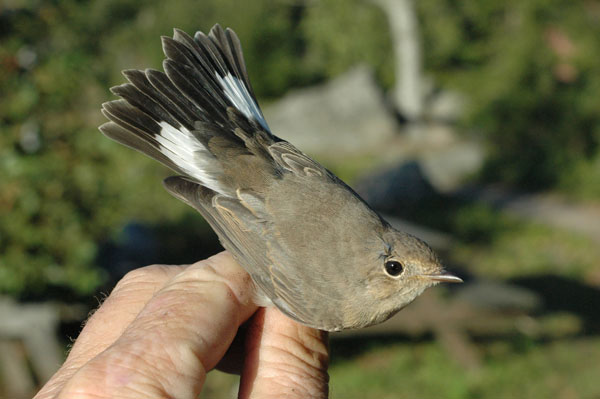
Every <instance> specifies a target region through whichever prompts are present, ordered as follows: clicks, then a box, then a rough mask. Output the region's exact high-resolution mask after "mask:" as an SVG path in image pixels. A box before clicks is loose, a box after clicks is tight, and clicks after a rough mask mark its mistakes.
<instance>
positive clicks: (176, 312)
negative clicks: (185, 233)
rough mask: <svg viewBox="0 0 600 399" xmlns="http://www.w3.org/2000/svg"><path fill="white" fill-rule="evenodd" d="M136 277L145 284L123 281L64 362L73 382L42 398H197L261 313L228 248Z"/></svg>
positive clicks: (56, 388)
mask: <svg viewBox="0 0 600 399" xmlns="http://www.w3.org/2000/svg"><path fill="white" fill-rule="evenodd" d="M161 273H165V274H164V275H162V276H160V274H161ZM136 279H139V280H141V281H145V282H146V284H145V286H144V284H139V281H138V284H134V282H133V281H132V282H131V283H127V282H124V283H122V284H120V287H118V288H117V289H115V292H114V293H113V294H112V295H111V297H109V299H107V301H106V303H105V304H104V305H103V306H102V307H101V308H100V310H99V311H98V312H96V314H95V315H94V316H93V317H92V319H90V321H89V322H88V324H87V326H86V327H85V329H84V330H83V331H82V334H81V336H80V338H79V339H78V343H77V344H76V345H75V346H74V348H73V351H72V353H71V356H69V359H72V360H67V362H66V363H65V366H64V367H63V368H64V369H66V370H67V371H65V373H66V374H67V375H68V374H69V373H71V375H70V376H69V377H68V378H67V380H68V381H66V382H63V385H62V386H61V384H55V385H54V389H53V390H52V392H53V393H50V394H46V395H45V396H44V395H43V392H41V393H40V394H42V395H41V396H40V395H38V398H54V397H58V398H72V397H78V398H87V397H94V398H96V399H98V398H104V397H106V398H108V397H119V398H140V397H144V398H164V397H175V398H195V397H196V396H197V395H198V393H199V391H200V388H201V386H202V383H203V382H204V379H205V375H206V372H207V371H208V370H210V369H211V368H213V367H214V366H215V364H216V363H217V361H218V360H219V359H220V358H221V357H222V356H223V354H224V353H225V351H226V349H227V348H228V346H229V344H230V343H231V341H232V340H233V337H234V336H235V333H236V331H237V328H238V326H239V325H240V324H241V323H243V322H244V321H245V320H246V319H247V318H249V317H250V316H251V315H252V313H254V312H255V310H256V305H254V304H253V303H252V301H251V298H252V289H253V288H252V287H253V285H252V283H251V281H250V277H249V276H248V274H247V273H246V272H245V271H243V269H241V268H240V266H238V265H237V263H236V262H235V261H234V260H233V259H232V258H231V256H230V255H228V254H226V253H222V254H219V255H217V256H215V257H212V258H210V259H208V260H206V261H204V262H199V263H198V264H195V265H192V266H189V267H187V268H184V269H181V268H180V269H179V273H176V272H172V271H170V270H169V271H165V270H162V269H159V270H158V271H157V270H151V271H150V273H149V274H148V275H145V274H144V273H143V272H140V276H139V277H136ZM132 280H133V279H132ZM105 306H106V307H105ZM123 309H125V310H126V311H125V312H123ZM80 342H81V344H80ZM77 365H81V366H80V367H78V366H77ZM61 370H62V369H61ZM69 370H71V371H69ZM59 374H60V372H59ZM64 380H65V379H64V378H63V379H62V381H64ZM58 392H59V393H58Z"/></svg>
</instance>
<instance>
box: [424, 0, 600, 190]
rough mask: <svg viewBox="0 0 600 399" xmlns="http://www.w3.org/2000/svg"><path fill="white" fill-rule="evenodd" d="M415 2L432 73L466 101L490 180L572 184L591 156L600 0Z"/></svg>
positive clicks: (598, 140)
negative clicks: (484, 142)
mask: <svg viewBox="0 0 600 399" xmlns="http://www.w3.org/2000/svg"><path fill="white" fill-rule="evenodd" d="M417 4H418V6H419V9H420V12H421V18H422V21H423V27H424V37H425V57H426V64H427V66H428V68H429V69H430V70H431V71H432V72H434V73H435V75H436V77H438V79H439V80H440V81H441V82H444V84H447V85H448V86H450V87H454V88H456V89H458V90H459V91H461V92H463V93H465V94H467V96H468V98H469V101H470V107H469V110H468V111H469V113H468V118H467V120H466V121H465V126H466V127H467V128H469V129H471V130H475V131H477V132H481V133H483V134H485V136H486V138H487V139H488V144H489V146H488V147H489V148H490V158H489V160H488V162H487V165H486V168H485V170H484V176H485V177H486V178H489V179H493V180H501V181H504V182H507V183H511V184H518V185H521V186H524V187H526V188H528V189H532V188H548V187H552V186H554V185H556V184H557V183H559V182H560V181H565V180H567V181H568V180H569V178H570V175H571V173H572V171H573V168H577V167H578V162H579V161H580V160H581V159H591V158H592V157H593V156H594V155H596V153H597V151H598V145H599V144H600V112H599V111H600V107H599V106H598V104H599V102H598V94H599V93H600V58H599V57H598V56H597V54H598V51H599V50H600V40H599V38H600V4H599V3H598V2H597V1H581V0H580V1H571V0H550V1H548V0H526V1H521V0H509V1H486V2H460V1H453V0H441V1H440V0H423V1H419V2H417ZM598 173H600V172H598V171H595V172H594V174H595V175H596V176H597V175H598ZM596 179H597V177H596Z"/></svg>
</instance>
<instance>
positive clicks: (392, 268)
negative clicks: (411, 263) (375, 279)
mask: <svg viewBox="0 0 600 399" xmlns="http://www.w3.org/2000/svg"><path fill="white" fill-rule="evenodd" d="M403 270H404V267H403V266H402V263H400V262H398V261H397V260H388V261H387V262H385V272H386V273H387V274H389V275H390V276H392V277H397V276H399V275H400V273H402V271H403Z"/></svg>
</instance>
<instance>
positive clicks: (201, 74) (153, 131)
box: [99, 24, 462, 331]
mask: <svg viewBox="0 0 600 399" xmlns="http://www.w3.org/2000/svg"><path fill="white" fill-rule="evenodd" d="M162 49H163V52H164V54H165V56H166V58H165V59H164V61H163V64H162V66H163V70H164V71H159V70H156V69H151V68H148V69H145V70H135V69H130V70H125V71H123V75H124V76H125V78H126V79H127V81H128V82H127V83H124V84H121V85H118V86H115V87H112V88H111V92H112V93H113V94H114V95H116V96H119V97H120V98H119V99H116V100H112V101H108V102H105V103H104V104H102V112H103V114H104V115H105V116H106V117H107V119H108V120H109V121H108V122H106V123H104V124H103V125H102V126H100V127H99V129H100V131H101V132H102V133H103V134H104V135H105V136H107V137H108V138H110V139H112V140H114V141H116V142H118V143H121V144H123V145H125V146H128V147H131V148H133V149H135V150H137V151H139V152H141V153H143V154H145V155H147V156H149V157H151V158H153V159H155V160H157V161H158V162H160V163H162V164H163V165H165V166H167V167H169V168H170V169H172V170H173V171H175V173H177V175H176V176H171V177H168V178H167V179H165V180H164V182H163V184H164V186H165V188H166V190H167V191H168V192H169V193H171V194H172V195H173V196H175V197H176V198H178V199H180V200H181V201H183V202H184V203H186V204H188V205H190V206H191V207H193V208H195V209H196V210H197V211H198V212H199V213H200V214H201V215H202V216H203V217H204V219H205V220H206V221H207V222H208V223H209V224H210V226H211V227H212V228H213V230H214V231H215V232H216V234H217V235H218V237H219V240H220V242H221V244H222V245H223V247H224V248H225V249H226V250H227V251H229V252H230V253H231V254H232V255H233V257H234V258H235V260H236V261H237V262H238V263H239V264H240V265H241V266H242V267H243V268H244V269H245V270H246V271H247V272H248V274H249V275H250V277H251V278H252V281H253V286H254V291H255V294H254V301H255V302H256V304H257V305H259V306H265V307H266V306H275V307H276V308H278V309H279V310H280V311H281V312H282V313H284V314H285V315H287V316H288V317H290V318H292V319H293V320H295V321H297V322H299V323H301V324H304V325H307V326H309V327H312V328H316V329H320V330H324V331H340V330H344V329H357V328H363V327H367V326H370V325H373V324H377V323H381V322H383V321H385V320H387V319H388V318H390V317H391V316H393V315H394V314H396V313H397V312H398V311H400V310H401V309H402V308H403V307H405V306H406V305H408V304H409V303H410V302H412V301H413V300H414V299H415V298H416V297H417V296H418V295H420V294H421V293H422V292H423V291H424V290H425V289H427V288H428V287H431V286H434V285H436V284H438V283H441V282H448V283H456V282H461V281H462V280H461V279H460V278H459V277H457V276H455V275H453V274H450V273H449V272H447V271H446V270H445V269H444V267H443V266H442V264H441V262H440V260H439V258H438V257H437V256H436V254H435V253H434V251H433V250H432V249H431V248H430V247H429V246H428V245H427V244H426V243H425V242H423V241H422V240H420V239H418V238H416V237H414V236H412V235H410V234H407V233H405V232H402V231H398V230H396V229H394V228H393V227H392V226H391V225H390V224H389V223H388V222H386V221H385V220H384V219H383V218H382V217H381V216H380V215H379V214H378V213H377V212H375V211H374V210H373V209H371V207H369V205H368V204H367V203H366V202H365V201H364V200H363V199H362V198H360V196H359V195H358V194H357V193H356V192H354V191H353V190H352V189H351V188H350V187H349V186H348V185H347V184H345V183H344V182H343V181H342V180H340V179H339V178H338V177H336V176H335V175H334V174H333V173H332V172H330V171H329V170H327V169H326V168H325V167H324V166H322V165H321V164H320V163H318V162H316V161H314V160H313V159H311V158H310V157H309V156H308V155H306V154H305V153H303V152H302V151H300V150H299V149H297V148H296V147H295V146H294V145H292V144H291V143H289V142H287V141H285V140H282V139H280V138H279V137H277V136H275V135H274V134H273V133H272V132H271V130H270V128H269V125H268V124H267V122H266V120H265V118H264V116H263V113H262V111H261V109H260V107H259V105H258V101H257V98H256V95H255V93H254V91H253V89H252V86H251V84H250V80H249V78H248V72H247V69H246V65H245V61H244V56H243V52H242V46H241V43H240V40H239V38H238V36H237V35H236V33H235V32H234V31H233V30H232V29H230V28H227V29H223V28H222V27H221V26H220V25H219V24H216V25H215V26H214V27H212V29H210V31H209V33H208V34H205V33H203V32H200V31H198V32H196V33H195V34H194V35H193V36H190V35H188V34H187V33H185V32H184V31H182V30H179V29H174V34H173V37H168V36H163V37H162ZM307 117H309V116H307ZM332 150H335V149H332Z"/></svg>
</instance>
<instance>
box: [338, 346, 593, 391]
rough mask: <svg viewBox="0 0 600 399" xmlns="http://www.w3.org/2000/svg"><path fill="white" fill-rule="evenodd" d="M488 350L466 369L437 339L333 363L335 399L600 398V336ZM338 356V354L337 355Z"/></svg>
mask: <svg viewBox="0 0 600 399" xmlns="http://www.w3.org/2000/svg"><path fill="white" fill-rule="evenodd" d="M500 344H502V343H500ZM495 345H496V344H495V343H492V344H490V345H486V346H482V347H481V348H480V349H482V350H483V351H484V352H485V353H486V358H485V363H484V366H483V368H482V369H480V370H476V371H470V372H469V371H466V370H464V369H463V368H462V367H461V366H459V365H457V364H456V363H454V362H453V360H452V359H451V358H450V357H449V356H448V354H447V353H446V352H445V351H444V350H443V348H442V347H441V346H440V345H439V344H437V343H436V342H424V343H417V344H415V343H410V344H400V345H394V346H387V347H381V348H379V349H376V350H373V351H371V352H368V353H365V354H363V355H361V356H359V357H357V358H353V359H347V360H343V361H341V362H334V364H333V366H332V368H331V371H330V374H331V386H332V390H331V397H332V398H399V399H402V398H422V399H426V398H449V399H451V398H457V399H459V398H460V399H466V398H482V399H484V398H597V397H598V395H600V385H599V384H597V376H598V375H600V364H599V363H598V362H597V361H596V360H597V359H598V358H599V356H600V338H581V339H576V340H568V341H557V342H550V343H532V344H531V345H529V346H526V347H524V348H523V346H519V345H517V346H515V347H514V348H513V349H510V350H505V351H496V353H494V350H493V349H494V346H495ZM334 355H335V354H334Z"/></svg>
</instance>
